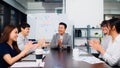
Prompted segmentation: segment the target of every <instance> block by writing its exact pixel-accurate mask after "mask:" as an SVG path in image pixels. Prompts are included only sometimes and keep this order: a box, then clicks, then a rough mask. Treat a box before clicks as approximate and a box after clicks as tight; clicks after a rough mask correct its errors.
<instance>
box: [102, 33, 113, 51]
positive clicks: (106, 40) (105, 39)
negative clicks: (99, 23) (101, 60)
mask: <svg viewBox="0 0 120 68" xmlns="http://www.w3.org/2000/svg"><path fill="white" fill-rule="evenodd" d="M110 39H111V36H109V35H104V36H103V39H102V41H101V45H102V47H103V49H104V50H105V51H106V49H107V48H108V44H109V41H110Z"/></svg>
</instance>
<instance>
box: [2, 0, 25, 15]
mask: <svg viewBox="0 0 120 68" xmlns="http://www.w3.org/2000/svg"><path fill="white" fill-rule="evenodd" d="M3 1H4V2H6V3H8V4H10V5H11V6H13V7H15V8H16V9H18V10H20V11H21V12H23V13H26V9H25V8H24V7H23V6H21V5H19V4H18V3H17V2H16V1H14V0H3Z"/></svg>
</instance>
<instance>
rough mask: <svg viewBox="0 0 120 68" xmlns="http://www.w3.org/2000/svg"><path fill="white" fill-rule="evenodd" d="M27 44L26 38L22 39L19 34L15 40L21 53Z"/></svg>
mask: <svg viewBox="0 0 120 68" xmlns="http://www.w3.org/2000/svg"><path fill="white" fill-rule="evenodd" d="M27 42H28V39H27V37H24V36H23V35H22V34H21V33H19V34H18V38H17V45H18V47H19V49H20V50H21V51H22V50H23V49H24V46H25V44H26V43H27Z"/></svg>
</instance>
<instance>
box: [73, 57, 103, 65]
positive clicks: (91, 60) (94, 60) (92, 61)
mask: <svg viewBox="0 0 120 68" xmlns="http://www.w3.org/2000/svg"><path fill="white" fill-rule="evenodd" d="M73 59H74V60H76V61H84V62H87V63H90V64H96V63H104V62H103V61H101V60H100V59H98V58H96V57H94V56H79V57H73Z"/></svg>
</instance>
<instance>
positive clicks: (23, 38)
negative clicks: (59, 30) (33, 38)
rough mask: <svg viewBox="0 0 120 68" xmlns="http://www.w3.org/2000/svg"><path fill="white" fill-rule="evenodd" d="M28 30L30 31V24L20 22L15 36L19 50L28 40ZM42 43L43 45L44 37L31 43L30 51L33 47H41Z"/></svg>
mask: <svg viewBox="0 0 120 68" xmlns="http://www.w3.org/2000/svg"><path fill="white" fill-rule="evenodd" d="M29 32H30V25H29V24H27V23H22V24H21V25H20V32H19V34H18V38H17V44H18V47H19V49H20V50H21V51H22V50H23V49H24V45H25V44H26V43H27V42H28V41H29V40H28V38H27V36H28V34H29ZM43 45H45V39H40V40H38V43H36V44H34V45H33V49H31V51H30V52H32V51H34V49H36V48H37V47H40V46H41V47H42V46H43Z"/></svg>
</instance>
